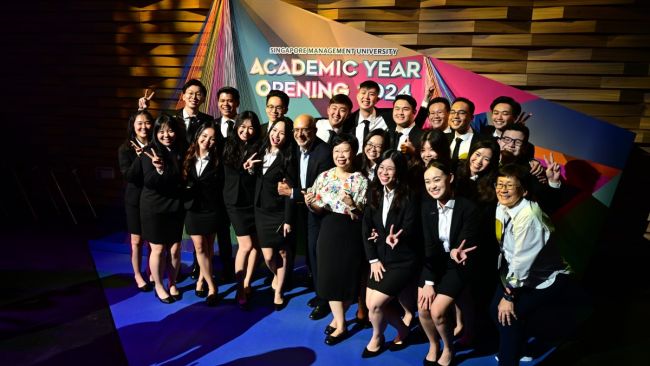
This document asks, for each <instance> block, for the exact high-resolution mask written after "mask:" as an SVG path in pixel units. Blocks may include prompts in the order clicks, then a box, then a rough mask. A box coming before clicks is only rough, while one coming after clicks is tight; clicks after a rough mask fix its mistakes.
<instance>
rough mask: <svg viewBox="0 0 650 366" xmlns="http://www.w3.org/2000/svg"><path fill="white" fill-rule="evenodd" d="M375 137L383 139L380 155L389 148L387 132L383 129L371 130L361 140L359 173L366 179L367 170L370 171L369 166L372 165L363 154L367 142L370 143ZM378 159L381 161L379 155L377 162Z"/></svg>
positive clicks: (364, 153)
mask: <svg viewBox="0 0 650 366" xmlns="http://www.w3.org/2000/svg"><path fill="white" fill-rule="evenodd" d="M375 136H381V137H382V138H383V142H382V143H381V153H382V154H383V153H384V152H385V151H387V150H388V148H389V147H390V135H389V134H388V131H386V130H384V129H381V128H377V129H375V130H372V131H370V133H368V134H367V135H366V137H364V138H363V145H362V147H361V154H360V155H361V157H360V158H359V161H360V163H359V171H360V172H361V174H362V175H363V176H364V177H366V178H368V169H370V166H371V164H372V162H371V161H370V159H368V157H367V156H366V152H365V150H366V145H368V142H369V141H370V139H371V138H373V137H375ZM379 159H381V155H379V157H378V158H377V160H378V161H379ZM376 166H377V165H376Z"/></svg>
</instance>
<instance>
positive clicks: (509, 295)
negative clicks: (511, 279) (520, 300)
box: [503, 291, 515, 302]
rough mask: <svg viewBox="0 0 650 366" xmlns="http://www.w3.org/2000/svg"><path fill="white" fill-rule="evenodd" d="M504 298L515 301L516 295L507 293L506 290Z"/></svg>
mask: <svg viewBox="0 0 650 366" xmlns="http://www.w3.org/2000/svg"><path fill="white" fill-rule="evenodd" d="M503 299H504V300H506V301H510V302H514V301H515V297H514V296H513V295H512V294H507V293H506V292H505V291H504V292H503Z"/></svg>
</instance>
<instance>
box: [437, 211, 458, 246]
mask: <svg viewBox="0 0 650 366" xmlns="http://www.w3.org/2000/svg"><path fill="white" fill-rule="evenodd" d="M455 204H456V200H454V199H450V200H449V201H447V203H445V204H444V206H441V205H440V202H438V239H440V241H441V242H442V245H443V246H444V247H445V252H447V253H449V251H450V250H451V248H450V244H449V235H450V234H449V232H450V231H451V217H452V215H453V213H454V205H455Z"/></svg>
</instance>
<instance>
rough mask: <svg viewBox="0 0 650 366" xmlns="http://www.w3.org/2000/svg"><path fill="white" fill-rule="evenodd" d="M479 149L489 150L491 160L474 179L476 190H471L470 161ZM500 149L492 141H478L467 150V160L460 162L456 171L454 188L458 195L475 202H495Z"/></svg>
mask: <svg viewBox="0 0 650 366" xmlns="http://www.w3.org/2000/svg"><path fill="white" fill-rule="evenodd" d="M479 149H489V150H490V151H492V158H490V164H489V165H488V167H487V168H486V169H484V170H483V171H481V172H479V173H478V178H477V179H476V190H474V189H473V188H472V186H473V183H472V181H471V177H472V172H471V170H470V159H471V158H472V154H474V152H476V150H479ZM500 154H501V149H500V148H499V144H497V143H496V142H495V141H494V140H492V139H484V140H480V141H478V142H477V143H475V144H474V145H472V146H471V147H470V149H469V154H468V155H467V156H468V158H467V160H462V161H461V162H460V163H459V165H458V169H457V171H456V188H457V190H456V191H457V192H458V194H460V195H462V196H465V197H467V198H470V199H472V200H475V201H477V202H493V201H494V200H496V191H495V190H494V181H495V180H496V176H497V172H498V170H499V156H500Z"/></svg>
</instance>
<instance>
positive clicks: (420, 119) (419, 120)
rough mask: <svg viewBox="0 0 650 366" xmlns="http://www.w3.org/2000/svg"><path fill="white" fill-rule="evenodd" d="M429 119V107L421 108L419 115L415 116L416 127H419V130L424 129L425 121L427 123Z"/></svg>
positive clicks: (419, 108)
mask: <svg viewBox="0 0 650 366" xmlns="http://www.w3.org/2000/svg"><path fill="white" fill-rule="evenodd" d="M428 117H429V106H428V105H427V106H426V107H424V106H419V107H418V114H416V115H415V125H416V126H418V127H419V128H422V126H424V121H426V120H427V118H428Z"/></svg>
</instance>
